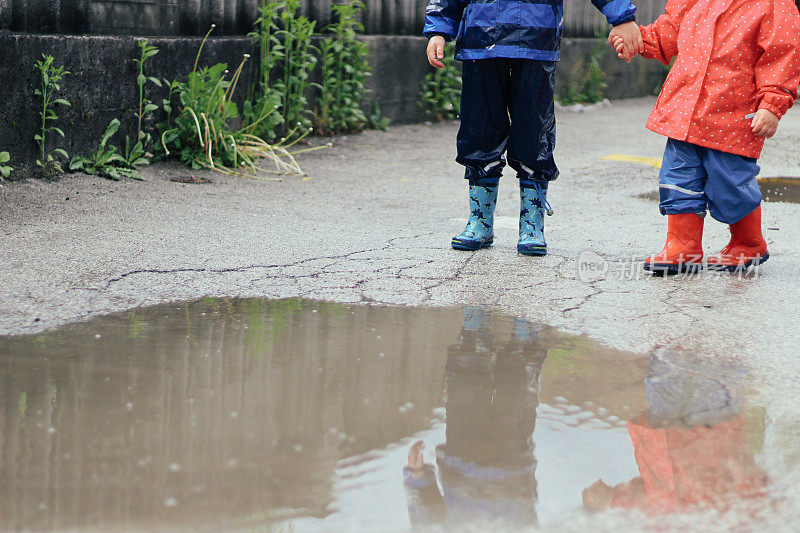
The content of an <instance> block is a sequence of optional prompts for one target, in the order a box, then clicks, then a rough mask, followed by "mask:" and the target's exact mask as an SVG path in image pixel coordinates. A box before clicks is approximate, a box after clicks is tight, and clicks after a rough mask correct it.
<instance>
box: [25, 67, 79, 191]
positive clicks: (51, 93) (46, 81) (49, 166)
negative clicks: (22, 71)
mask: <svg viewBox="0 0 800 533" xmlns="http://www.w3.org/2000/svg"><path fill="white" fill-rule="evenodd" d="M53 61H54V60H53V56H51V55H45V54H42V59H41V60H39V61H37V62H36V64H35V66H34V70H36V71H38V72H39V75H40V77H41V86H40V88H38V89H36V90H35V91H34V94H35V95H36V96H39V97H41V99H42V110H41V112H40V113H39V119H40V121H41V129H40V130H39V133H37V134H36V135H35V136H34V140H35V141H36V144H37V145H38V146H39V159H37V160H36V165H37V166H38V167H39V169H40V171H41V173H42V174H45V175H47V174H50V173H51V172H63V169H62V168H61V163H60V162H59V160H58V159H57V158H56V157H55V156H61V157H63V158H64V159H69V155H67V152H66V151H65V150H62V149H61V148H56V149H53V150H50V151H48V150H47V137H48V134H49V133H55V134H58V135H60V136H61V137H62V138H63V137H64V131H63V130H61V129H60V128H57V127H56V126H52V125H49V123H52V122H55V121H56V120H58V115H57V114H56V111H55V106H59V105H61V106H70V105H71V104H70V103H69V102H68V101H67V100H64V99H63V98H57V97H56V96H57V94H58V92H59V91H60V90H61V80H62V79H63V78H64V76H66V75H67V74H69V71H67V70H66V69H65V68H64V67H63V66H60V67H56V66H54V65H53Z"/></svg>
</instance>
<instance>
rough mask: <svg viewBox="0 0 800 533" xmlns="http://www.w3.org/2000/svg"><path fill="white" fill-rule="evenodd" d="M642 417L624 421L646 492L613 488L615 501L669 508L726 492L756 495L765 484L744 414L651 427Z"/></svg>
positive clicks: (619, 504) (712, 498)
mask: <svg viewBox="0 0 800 533" xmlns="http://www.w3.org/2000/svg"><path fill="white" fill-rule="evenodd" d="M644 418H645V417H641V418H640V419H636V420H632V421H630V422H628V433H629V434H630V436H631V441H633V448H634V453H635V455H636V464H637V465H638V467H639V473H640V474H641V479H642V484H643V485H644V492H645V494H644V495H642V494H634V493H632V491H631V490H626V489H622V490H617V491H616V493H615V496H614V498H613V500H612V502H611V505H612V506H613V507H632V506H635V505H642V504H643V505H645V506H647V507H651V508H654V509H661V510H669V509H674V508H676V507H682V506H689V505H694V504H699V503H713V502H715V501H718V500H720V499H721V498H722V497H724V496H725V495H726V494H736V495H737V496H740V497H741V496H744V497H747V496H754V495H756V494H757V493H758V492H759V490H760V489H761V488H762V487H763V486H764V485H765V483H766V477H765V475H764V474H763V473H761V472H760V471H759V470H758V467H757V466H756V465H755V463H754V462H753V454H752V453H751V452H749V451H748V450H747V434H746V431H745V426H744V417H742V416H740V417H738V418H736V419H734V420H731V421H728V422H723V423H720V424H717V425H716V426H714V427H710V428H709V427H705V426H698V427H693V428H679V427H670V428H653V427H650V426H649V425H648V423H647V421H646V420H644ZM640 486H641V485H640ZM632 488H633V487H628V489H632Z"/></svg>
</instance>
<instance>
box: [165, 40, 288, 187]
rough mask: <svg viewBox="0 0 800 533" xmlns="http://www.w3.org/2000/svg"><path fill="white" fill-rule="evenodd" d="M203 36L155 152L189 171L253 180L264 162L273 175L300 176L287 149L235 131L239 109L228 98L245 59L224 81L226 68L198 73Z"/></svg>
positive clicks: (215, 67)
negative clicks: (174, 159)
mask: <svg viewBox="0 0 800 533" xmlns="http://www.w3.org/2000/svg"><path fill="white" fill-rule="evenodd" d="M213 29H214V27H213V26H212V28H211V30H209V32H208V33H207V34H206V36H205V39H203V42H202V44H201V45H200V49H199V50H198V52H197V57H196V58H195V66H194V69H193V70H192V72H191V73H190V74H189V76H188V77H187V79H186V81H180V82H177V83H176V85H175V90H174V93H175V95H176V98H177V100H178V106H177V107H176V108H175V109H174V111H177V113H176V114H175V118H174V122H173V123H172V124H170V123H162V124H160V125H159V132H160V134H161V138H160V141H161V142H160V146H159V148H160V149H162V150H163V151H164V154H165V155H170V153H171V151H175V152H177V153H179V154H180V158H181V161H183V162H184V163H185V164H187V165H189V166H191V167H192V168H195V169H199V168H209V169H213V170H218V171H221V172H226V173H231V174H239V175H254V174H255V173H256V172H257V171H258V170H264V169H261V168H260V167H259V166H258V164H257V159H258V158H266V159H268V160H270V161H271V162H272V163H273V164H274V165H275V167H276V168H275V170H274V171H273V172H278V173H292V174H302V170H301V169H300V167H299V166H298V165H297V161H295V159H294V157H293V154H294V153H298V152H289V150H288V148H289V147H291V146H292V144H288V145H284V144H282V143H279V144H277V145H271V144H269V143H268V142H266V141H265V140H263V139H262V138H260V137H258V136H256V135H253V134H252V133H250V130H252V129H253V125H252V124H245V125H244V126H242V127H240V128H238V129H237V128H236V127H234V126H233V122H234V119H238V118H239V108H238V106H237V105H236V102H234V101H233V99H232V98H233V94H234V92H235V91H236V86H237V84H238V82H239V78H240V76H241V73H242V69H243V67H244V65H245V62H246V61H247V60H248V59H249V57H250V56H249V55H248V54H245V56H244V58H243V60H242V62H241V64H240V65H239V67H238V68H237V69H236V70H235V71H234V73H233V75H232V76H230V77H229V74H230V73H229V71H228V67H227V65H226V64H224V63H218V64H216V65H213V66H211V67H201V68H198V65H199V60H200V55H201V54H202V51H203V47H204V45H205V43H206V40H207V39H208V36H209V35H210V34H211V31H213Z"/></svg>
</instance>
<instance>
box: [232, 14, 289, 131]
mask: <svg viewBox="0 0 800 533" xmlns="http://www.w3.org/2000/svg"><path fill="white" fill-rule="evenodd" d="M281 5H282V3H281V2H279V1H275V0H261V6H260V8H259V17H258V19H257V20H256V22H255V26H256V30H255V31H253V32H251V33H250V35H249V37H250V38H252V39H253V40H254V41H255V42H256V44H257V45H258V50H259V57H258V59H259V63H258V65H259V78H258V81H257V85H256V90H255V91H254V96H253V97H252V98H249V99H247V100H246V101H245V102H244V105H243V106H242V115H243V117H244V120H245V123H247V124H248V125H249V126H248V129H247V132H248V133H250V134H252V135H255V136H257V137H260V138H262V139H264V140H266V141H269V142H272V141H273V140H274V139H275V137H276V134H277V128H278V127H279V126H280V125H281V124H283V120H284V118H283V113H281V109H280V108H281V104H282V102H283V95H282V94H281V92H280V91H279V90H278V89H277V88H276V87H274V86H273V85H272V84H271V78H272V76H274V75H275V71H276V67H277V66H278V63H279V62H280V61H281V60H282V59H283V57H284V54H283V51H282V45H281V41H280V39H279V38H278V34H277V33H278V24H277V21H278V10H279V8H280V6H281Z"/></svg>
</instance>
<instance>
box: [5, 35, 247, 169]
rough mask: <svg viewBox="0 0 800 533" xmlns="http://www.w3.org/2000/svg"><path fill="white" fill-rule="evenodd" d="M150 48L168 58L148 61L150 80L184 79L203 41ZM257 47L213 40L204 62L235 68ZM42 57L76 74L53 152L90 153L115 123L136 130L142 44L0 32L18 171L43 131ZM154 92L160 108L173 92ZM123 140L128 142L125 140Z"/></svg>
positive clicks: (67, 81)
mask: <svg viewBox="0 0 800 533" xmlns="http://www.w3.org/2000/svg"><path fill="white" fill-rule="evenodd" d="M150 42H151V43H152V44H154V45H155V46H157V47H159V49H160V50H161V52H160V53H159V54H158V55H156V56H155V57H154V58H152V59H151V60H150V62H148V74H149V75H151V76H157V77H167V78H170V79H175V78H184V79H185V76H186V75H187V74H188V73H189V72H190V71H191V69H192V65H193V63H194V58H195V56H196V54H197V50H198V47H199V46H200V42H201V39H199V38H181V39H171V38H156V39H151V40H150ZM251 48H252V43H251V41H250V40H249V39H247V38H244V37H238V38H224V39H211V40H209V41H208V43H207V44H206V47H205V48H204V50H203V64H212V63H216V62H227V63H228V64H229V65H231V66H233V67H234V68H235V67H236V66H238V64H239V62H240V61H241V60H242V56H243V54H245V53H250V52H252V50H251ZM43 53H45V54H51V55H53V57H54V58H55V64H56V65H64V66H66V68H67V70H69V71H70V72H71V74H70V75H68V76H66V77H65V78H64V80H63V83H62V85H61V87H62V97H63V98H66V99H67V100H69V101H70V102H71V103H72V107H59V108H58V115H59V117H60V118H59V120H58V121H57V122H56V123H54V125H56V126H58V127H60V128H62V129H63V130H64V132H65V133H66V138H65V139H60V138H56V137H55V135H53V137H52V141H53V144H52V145H51V146H54V147H58V148H64V149H65V150H66V151H67V152H68V153H69V154H70V155H73V154H81V153H87V152H88V151H89V150H91V149H92V148H94V147H95V146H96V145H97V142H98V141H99V139H100V136H101V135H102V133H103V131H104V130H105V128H106V126H107V125H108V123H109V122H110V121H111V120H112V119H113V118H119V119H120V120H122V121H123V123H126V121H127V122H128V124H129V125H130V124H132V121H133V114H134V112H135V108H136V107H137V106H138V92H137V91H138V89H137V86H136V75H137V72H138V71H137V67H136V65H135V63H134V62H133V59H134V58H136V57H138V54H139V49H138V46H137V45H136V39H135V38H133V37H113V36H102V37H101V36H92V37H89V36H66V35H61V36H54V35H31V34H0V97H1V98H0V117H3V120H2V123H0V150H3V151H9V152H11V155H12V157H13V163H14V166H15V168H18V167H20V166H22V165H20V164H19V163H20V162H23V161H33V160H35V158H36V156H37V152H36V150H37V147H36V144H35V143H34V141H33V136H34V135H35V134H36V132H37V129H38V127H39V123H38V120H39V117H38V113H39V111H40V106H41V99H40V98H39V97H38V96H34V90H35V89H36V88H37V87H38V86H39V84H40V83H41V80H40V77H39V74H38V72H34V70H33V67H34V63H35V62H36V61H37V60H38V59H40V58H41V56H42V54H43ZM245 74H246V75H245V77H244V78H243V80H242V87H245V88H246V87H247V86H248V84H249V76H248V75H247V74H249V72H248V73H245ZM245 90H246V89H245ZM147 91H148V93H147V94H148V97H149V99H150V100H152V101H153V102H155V103H158V104H160V103H161V100H162V98H164V97H165V96H166V91H163V92H162V91H159V90H158V89H157V88H156V87H155V86H154V85H151V84H148V89H147ZM240 94H243V93H240ZM118 135H119V134H118ZM134 135H135V133H134ZM121 137H122V140H123V141H124V134H123V135H121ZM116 141H118V139H115V142H116ZM117 144H119V143H117Z"/></svg>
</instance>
